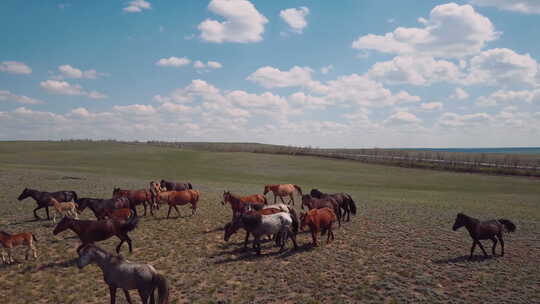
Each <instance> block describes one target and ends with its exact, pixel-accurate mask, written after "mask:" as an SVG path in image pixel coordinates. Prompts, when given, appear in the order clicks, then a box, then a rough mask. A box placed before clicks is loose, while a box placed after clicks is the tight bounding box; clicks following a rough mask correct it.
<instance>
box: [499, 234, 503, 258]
mask: <svg viewBox="0 0 540 304" xmlns="http://www.w3.org/2000/svg"><path fill="white" fill-rule="evenodd" d="M497 237H498V238H499V242H501V256H504V241H503V237H502V233H500V232H499V234H498V235H497Z"/></svg>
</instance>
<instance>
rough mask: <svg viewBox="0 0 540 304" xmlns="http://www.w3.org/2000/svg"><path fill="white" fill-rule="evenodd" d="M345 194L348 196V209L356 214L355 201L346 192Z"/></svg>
mask: <svg viewBox="0 0 540 304" xmlns="http://www.w3.org/2000/svg"><path fill="white" fill-rule="evenodd" d="M345 195H347V197H348V202H349V209H350V210H351V212H352V214H354V215H356V203H355V202H354V200H353V199H352V197H351V196H350V195H349V194H348V193H345Z"/></svg>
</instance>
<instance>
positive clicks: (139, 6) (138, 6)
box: [123, 0, 152, 13]
mask: <svg viewBox="0 0 540 304" xmlns="http://www.w3.org/2000/svg"><path fill="white" fill-rule="evenodd" d="M151 8H152V4H150V2H148V1H144V0H133V1H130V2H129V3H128V6H126V7H124V9H123V10H124V12H128V13H140V12H142V11H143V10H145V9H151Z"/></svg>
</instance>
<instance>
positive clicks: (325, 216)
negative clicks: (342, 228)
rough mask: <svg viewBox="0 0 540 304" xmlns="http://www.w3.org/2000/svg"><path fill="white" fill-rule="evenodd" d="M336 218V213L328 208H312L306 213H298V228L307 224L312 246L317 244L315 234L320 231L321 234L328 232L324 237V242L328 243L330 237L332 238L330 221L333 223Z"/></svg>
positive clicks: (302, 227)
mask: <svg viewBox="0 0 540 304" xmlns="http://www.w3.org/2000/svg"><path fill="white" fill-rule="evenodd" d="M336 219H337V217H336V214H335V213H334V211H333V210H332V209H330V208H326V207H325V208H321V209H312V210H309V211H308V212H307V213H301V214H300V229H302V230H303V229H304V227H305V226H309V229H310V230H311V237H312V239H313V246H314V247H317V246H319V244H318V243H317V234H319V232H321V235H324V234H325V233H326V232H328V236H327V237H326V243H327V244H328V243H330V238H332V240H334V232H333V231H332V223H334V222H335V221H336Z"/></svg>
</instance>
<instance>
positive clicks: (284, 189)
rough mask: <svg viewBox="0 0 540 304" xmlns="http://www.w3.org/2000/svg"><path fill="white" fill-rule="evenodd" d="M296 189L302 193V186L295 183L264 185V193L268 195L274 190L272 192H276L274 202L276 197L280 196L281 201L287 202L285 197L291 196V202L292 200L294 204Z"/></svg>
mask: <svg viewBox="0 0 540 304" xmlns="http://www.w3.org/2000/svg"><path fill="white" fill-rule="evenodd" d="M295 190H297V191H298V193H300V195H302V188H300V187H299V186H298V185H294V184H278V185H266V186H264V192H263V194H264V195H266V193H268V192H270V191H272V193H274V204H275V203H276V198H277V197H278V196H279V198H280V199H281V202H282V203H284V204H285V202H284V201H283V197H284V196H288V197H289V198H290V201H289V204H290V203H291V202H292V204H293V205H294V191H295Z"/></svg>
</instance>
